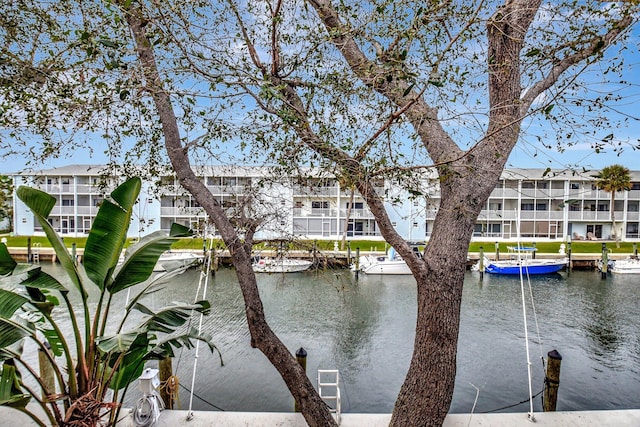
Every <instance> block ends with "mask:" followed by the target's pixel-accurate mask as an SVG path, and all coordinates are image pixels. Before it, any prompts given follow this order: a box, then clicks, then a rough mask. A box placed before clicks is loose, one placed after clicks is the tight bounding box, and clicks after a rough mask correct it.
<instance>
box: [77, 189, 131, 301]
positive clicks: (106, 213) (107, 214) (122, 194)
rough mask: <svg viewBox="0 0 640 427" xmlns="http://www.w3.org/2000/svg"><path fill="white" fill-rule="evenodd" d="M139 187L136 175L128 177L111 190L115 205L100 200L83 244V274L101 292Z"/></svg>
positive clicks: (115, 256) (113, 263) (123, 240)
mask: <svg viewBox="0 0 640 427" xmlns="http://www.w3.org/2000/svg"><path fill="white" fill-rule="evenodd" d="M140 187H141V181H140V178H131V179H129V180H128V181H126V182H125V183H123V184H122V185H120V186H119V187H117V188H116V189H115V190H113V192H112V193H111V197H112V199H113V200H114V201H115V202H116V203H117V204H116V203H113V202H111V201H109V200H104V201H103V203H102V205H101V206H100V209H99V211H98V214H97V215H96V218H95V220H94V221H93V225H92V227H91V231H90V232H89V237H88V238H87V243H86V245H85V253H84V266H85V271H86V272H87V276H89V278H90V279H91V280H92V281H93V282H94V283H95V284H96V285H98V287H99V288H100V290H101V291H104V288H105V286H106V282H107V279H108V278H109V276H110V275H111V272H113V270H114V268H115V266H116V264H117V263H118V258H119V257H120V254H121V252H122V248H123V247H124V243H125V240H126V238H127V230H128V229H129V222H130V221H131V214H132V209H133V205H134V203H135V200H136V199H137V198H138V194H139V193H140Z"/></svg>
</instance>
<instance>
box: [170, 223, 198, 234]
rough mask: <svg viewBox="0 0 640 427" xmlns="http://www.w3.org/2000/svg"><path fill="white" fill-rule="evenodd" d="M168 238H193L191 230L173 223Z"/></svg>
mask: <svg viewBox="0 0 640 427" xmlns="http://www.w3.org/2000/svg"><path fill="white" fill-rule="evenodd" d="M169 236H171V237H191V236H193V230H192V229H190V228H189V227H186V226H184V225H182V224H178V223H177V222H174V223H173V224H171V229H170V230H169Z"/></svg>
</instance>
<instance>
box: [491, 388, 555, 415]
mask: <svg viewBox="0 0 640 427" xmlns="http://www.w3.org/2000/svg"><path fill="white" fill-rule="evenodd" d="M543 391H544V390H540V391H539V392H537V393H536V394H535V395H533V396H531V397H529V398H527V399H524V400H521V401H520V402H518V403H514V404H513V405H507V406H503V407H502V408H497V409H492V410H490V411H483V412H481V414H489V413H491V412H498V411H502V410H504V409H509V408H513V407H514V406H518V405H522V404H523V403H527V402H528V401H530V400H533V399H535V398H536V397H538V396H540V395H541V394H542V392H543Z"/></svg>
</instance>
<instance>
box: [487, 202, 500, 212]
mask: <svg viewBox="0 0 640 427" xmlns="http://www.w3.org/2000/svg"><path fill="white" fill-rule="evenodd" d="M489 210H490V211H501V210H502V203H489Z"/></svg>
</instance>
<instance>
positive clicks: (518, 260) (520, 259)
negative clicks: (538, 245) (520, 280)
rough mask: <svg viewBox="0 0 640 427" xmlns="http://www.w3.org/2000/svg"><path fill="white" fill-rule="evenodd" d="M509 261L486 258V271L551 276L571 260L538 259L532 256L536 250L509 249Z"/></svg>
mask: <svg viewBox="0 0 640 427" xmlns="http://www.w3.org/2000/svg"><path fill="white" fill-rule="evenodd" d="M508 249H509V254H508V257H509V258H508V259H506V260H500V261H491V260H490V259H488V258H486V257H485V258H484V271H485V272H487V273H491V274H506V275H518V274H521V273H522V274H525V275H526V274H529V275H531V274H550V273H555V272H558V271H560V270H562V269H563V268H565V267H566V266H567V265H568V264H569V259H568V258H566V257H564V258H560V259H546V258H543V259H540V258H538V259H536V258H533V256H532V254H533V253H534V252H535V250H536V249H535V248H531V247H522V246H521V247H508Z"/></svg>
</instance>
